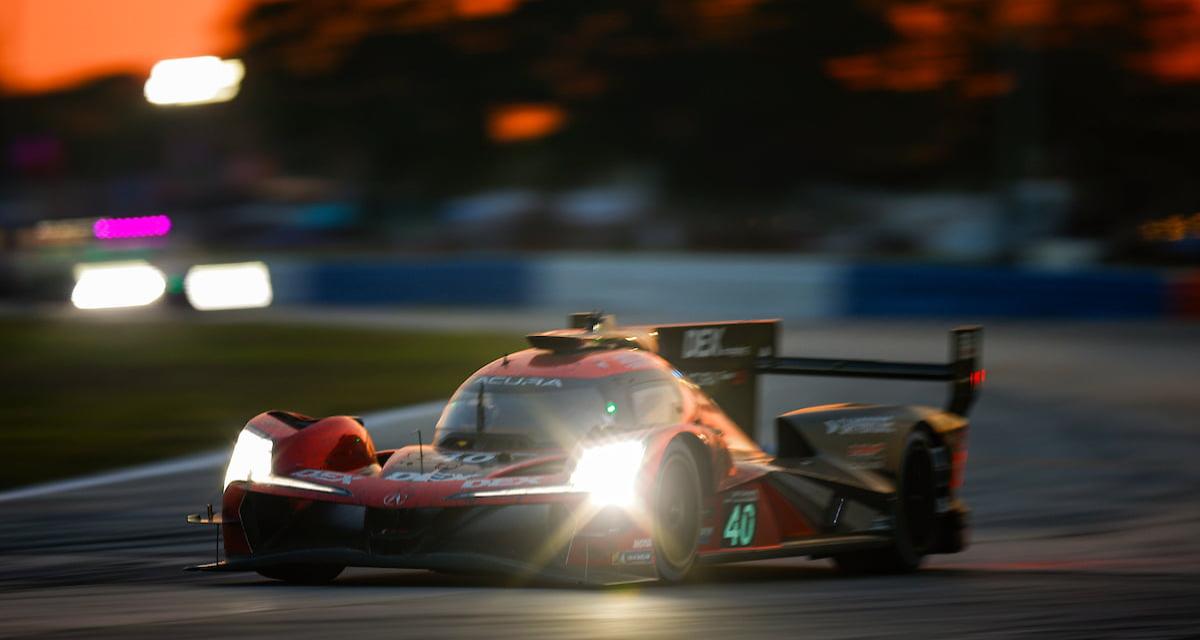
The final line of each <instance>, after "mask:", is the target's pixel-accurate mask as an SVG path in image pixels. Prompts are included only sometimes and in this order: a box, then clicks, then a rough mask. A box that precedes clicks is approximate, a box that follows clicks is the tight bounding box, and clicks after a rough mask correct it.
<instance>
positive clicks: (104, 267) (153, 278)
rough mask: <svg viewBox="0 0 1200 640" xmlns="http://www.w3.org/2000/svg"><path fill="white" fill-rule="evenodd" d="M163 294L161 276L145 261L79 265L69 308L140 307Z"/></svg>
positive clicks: (163, 283)
mask: <svg viewBox="0 0 1200 640" xmlns="http://www.w3.org/2000/svg"><path fill="white" fill-rule="evenodd" d="M166 290H167V279H166V278H165V277H164V276H163V272H162V271H159V270H158V269H156V268H154V267H153V266H151V265H150V264H149V263H147V262H144V261H140V260H138V261H133V262H108V263H98V264H81V265H77V266H76V267H75V290H74V291H72V292H71V304H74V305H75V306H76V307H78V308H80V309H115V308H118V307H142V306H145V305H148V304H150V303H151V302H154V301H155V300H158V299H159V298H161V297H162V295H163V293H165V292H166Z"/></svg>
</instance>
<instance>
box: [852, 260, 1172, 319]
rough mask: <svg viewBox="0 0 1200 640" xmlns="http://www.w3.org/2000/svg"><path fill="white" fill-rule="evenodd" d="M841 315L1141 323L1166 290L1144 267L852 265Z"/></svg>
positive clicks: (1164, 303)
mask: <svg viewBox="0 0 1200 640" xmlns="http://www.w3.org/2000/svg"><path fill="white" fill-rule="evenodd" d="M844 286H845V287H846V295H845V298H844V303H845V307H844V309H843V314H844V315H849V316H910V317H911V316H954V317H963V316H979V317H1042V318H1045V317H1054V318H1142V317H1156V316H1162V315H1165V314H1166V313H1167V310H1168V306H1169V304H1168V301H1169V298H1168V296H1169V293H1170V292H1169V287H1168V282H1167V279H1166V278H1165V277H1164V276H1163V275H1162V274H1160V273H1157V272H1154V271H1141V270H1130V271H1125V270H1088V271H1076V272H1057V271H1035V270H1024V269H1013V268H963V267H944V266H905V265H855V266H850V267H848V268H847V273H846V279H845V282H844Z"/></svg>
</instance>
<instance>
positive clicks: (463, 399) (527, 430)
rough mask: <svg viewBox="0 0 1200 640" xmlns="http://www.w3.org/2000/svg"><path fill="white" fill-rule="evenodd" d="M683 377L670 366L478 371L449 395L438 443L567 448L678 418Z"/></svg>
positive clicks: (449, 446) (491, 447) (486, 448)
mask: <svg viewBox="0 0 1200 640" xmlns="http://www.w3.org/2000/svg"><path fill="white" fill-rule="evenodd" d="M680 384H681V382H680V380H679V379H678V378H676V377H674V376H673V375H672V374H671V373H670V372H668V371H665V370H655V369H650V370H641V371H632V372H627V373H620V374H614V375H611V376H605V377H598V378H570V377H538V376H517V375H514V376H504V375H476V376H473V377H472V378H470V379H469V380H467V381H466V382H465V383H464V384H463V385H462V386H461V387H459V389H458V391H457V392H455V394H454V396H453V397H452V398H451V399H450V402H449V404H447V405H446V409H445V410H444V411H443V412H442V416H441V418H440V419H439V420H438V423H437V431H436V434H435V436H434V441H435V443H436V444H437V446H439V447H441V448H446V449H458V450H476V451H520V450H538V449H567V448H569V447H571V446H573V445H574V444H575V443H576V442H578V441H579V440H580V439H583V438H587V437H595V436H600V435H602V434H604V433H609V432H618V431H627V430H634V429H643V428H651V427H655V426H663V425H670V424H677V423H678V422H679V421H680V420H681V418H682V414H683V395H682V393H681V389H680Z"/></svg>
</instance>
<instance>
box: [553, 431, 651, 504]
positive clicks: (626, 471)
mask: <svg viewBox="0 0 1200 640" xmlns="http://www.w3.org/2000/svg"><path fill="white" fill-rule="evenodd" d="M645 451H646V450H645V447H644V446H643V445H642V443H640V442H633V441H626V442H614V443H612V444H604V445H600V446H596V447H591V448H588V449H584V451H583V453H582V455H580V456H579V462H578V463H577V464H576V465H575V471H574V472H573V473H572V474H571V485H572V486H573V487H574V488H575V489H577V490H581V491H586V492H588V494H589V496H590V500H591V502H592V504H593V505H595V506H597V507H606V506H610V505H611V506H619V507H629V506H631V505H632V504H633V501H634V498H635V497H636V489H637V478H638V472H639V471H641V468H642V456H643V455H644V454H645Z"/></svg>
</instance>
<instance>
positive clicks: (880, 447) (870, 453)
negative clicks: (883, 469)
mask: <svg viewBox="0 0 1200 640" xmlns="http://www.w3.org/2000/svg"><path fill="white" fill-rule="evenodd" d="M886 448H887V447H886V445H884V444H883V443H882V442H867V443H862V444H852V445H850V446H848V447H846V460H847V461H848V462H850V464H852V465H854V466H856V467H862V468H874V467H879V466H882V465H883V454H884V451H885V450H886Z"/></svg>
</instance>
